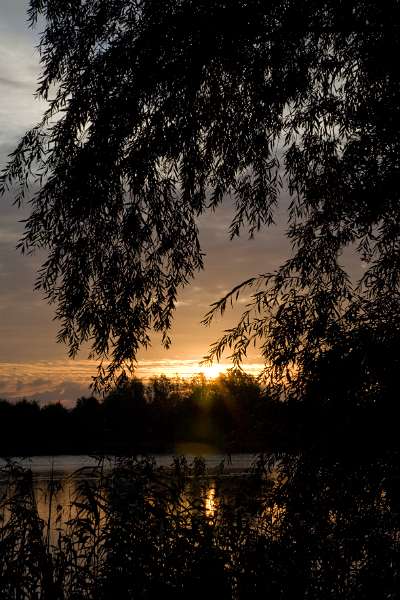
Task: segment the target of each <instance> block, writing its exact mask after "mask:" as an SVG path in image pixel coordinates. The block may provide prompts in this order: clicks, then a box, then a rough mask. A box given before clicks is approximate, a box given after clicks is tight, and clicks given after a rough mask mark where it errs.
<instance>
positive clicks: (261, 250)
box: [0, 0, 288, 402]
mask: <svg viewBox="0 0 400 600" xmlns="http://www.w3.org/2000/svg"><path fill="white" fill-rule="evenodd" d="M25 11H26V2H24V0H2V2H1V3H0V93H1V95H0V164H2V165H4V162H5V161H6V160H7V154H8V153H9V152H10V151H12V150H13V149H14V147H15V146H16V144H17V142H18V140H19V138H20V136H21V135H22V134H23V133H24V132H25V131H26V130H27V129H28V128H30V127H31V126H32V125H34V124H35V123H36V122H37V121H38V120H39V118H40V115H41V112H42V110H43V104H41V103H40V102H38V101H37V100H35V99H34V98H33V92H34V90H35V84H36V80H37V78H38V74H39V56H38V52H37V50H36V49H35V45H36V44H37V42H38V37H37V33H36V32H35V31H31V30H29V29H28V27H27V22H26V13H25ZM39 28H40V27H39ZM285 204H287V202H285V198H283V199H282V207H283V208H282V209H281V210H282V213H281V214H280V215H278V226H276V227H274V228H272V229H270V230H265V231H262V232H260V233H259V234H258V235H257V236H256V238H255V239H253V240H249V239H248V236H246V234H245V232H244V233H243V235H242V237H241V239H239V240H235V241H233V242H230V241H229V237H228V232H227V229H228V225H229V222H230V218H231V217H232V209H231V207H230V203H229V200H228V201H227V202H226V204H225V206H224V207H223V208H220V209H219V210H218V211H217V212H216V213H214V214H208V215H206V216H204V217H202V219H201V220H200V222H199V227H200V235H201V241H202V244H203V250H204V251H205V252H206V259H205V270H204V271H203V272H202V273H200V274H199V275H198V276H197V277H196V279H195V280H194V281H193V283H192V284H191V285H190V286H188V287H187V288H186V289H185V290H184V291H183V292H182V294H181V297H180V298H179V303H178V309H177V312H176V318H175V324H174V327H173V330H172V339H173V345H172V347H171V349H170V350H169V351H165V350H163V349H162V348H161V346H160V344H159V340H158V339H157V338H154V343H153V346H152V348H151V349H150V350H148V351H147V352H143V353H142V354H141V357H140V358H141V362H140V365H139V369H138V375H139V376H143V377H148V376H149V375H151V374H154V373H166V374H169V375H173V374H175V373H178V374H181V375H190V374H191V373H195V372H198V371H199V370H201V369H199V366H198V362H199V360H201V358H202V356H204V354H205V353H206V352H207V348H208V346H209V344H210V343H211V342H212V341H213V340H215V339H216V338H217V337H218V334H220V333H221V331H222V330H223V329H224V328H227V327H229V326H231V325H232V324H233V323H234V321H235V318H237V317H238V315H239V314H240V311H241V310H242V309H243V307H244V305H245V303H246V298H242V299H241V300H240V302H239V304H238V305H237V307H236V309H235V310H234V311H232V312H231V313H229V314H228V315H227V316H226V317H225V318H224V319H223V320H221V319H220V320H218V321H217V322H216V323H215V325H214V326H213V327H212V328H205V327H203V326H202V325H201V324H200V321H201V318H202V316H203V315H204V314H205V313H206V312H207V310H208V308H209V305H210V304H211V303H212V302H213V301H215V300H217V299H218V298H219V297H221V296H222V295H223V294H224V293H225V292H226V291H228V290H229V289H230V288H231V287H232V286H234V285H235V284H237V283H238V282H240V281H242V280H244V279H247V278H248V277H250V276H252V275H256V274H258V273H265V272H269V271H271V270H273V269H275V268H276V267H277V266H278V265H279V264H280V263H281V262H282V260H283V259H284V258H285V257H286V255H287V248H288V247H287V241H286V240H285V238H284V231H285V218H286V217H285V213H284V206H285ZM27 214H28V212H27V209H26V208H25V209H23V210H18V209H16V208H15V207H13V206H12V205H11V200H10V198H9V197H5V198H3V199H2V200H1V205H0V278H1V286H0V315H1V316H0V328H1V345H0V397H5V398H20V397H23V396H24V397H28V398H35V399H38V400H40V401H46V402H47V401H56V400H63V401H65V402H70V401H73V400H75V399H76V398H77V397H78V396H79V395H82V394H87V393H88V385H89V383H90V380H91V375H93V374H94V373H95V363H93V362H92V363H90V362H88V361H86V360H85V359H86V355H87V352H85V351H82V352H81V354H80V356H79V358H78V360H76V361H69V360H68V359H67V353H66V349H65V347H63V346H62V345H59V344H57V343H56V341H55V338H56V332H57V323H55V322H54V321H53V309H52V308H51V307H49V306H48V305H47V304H46V302H45V301H43V299H42V298H41V297H40V295H39V294H37V293H33V291H32V289H33V285H34V280H35V272H36V269H37V268H38V267H39V266H40V264H41V262H42V260H43V256H44V255H42V256H38V255H36V256H33V257H24V256H20V255H19V254H18V252H17V251H16V250H15V245H16V243H17V241H18V239H19V238H20V236H21V233H22V231H23V225H22V224H21V223H20V222H19V221H20V220H21V219H23V218H24V217H25V216H26V215H27ZM248 361H249V364H248V366H247V367H246V368H248V369H249V370H250V371H251V372H254V373H255V372H257V370H258V369H259V368H260V367H261V365H260V357H259V356H258V354H257V351H256V350H254V351H253V353H252V354H250V355H249V357H248Z"/></svg>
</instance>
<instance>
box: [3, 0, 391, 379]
mask: <svg viewBox="0 0 400 600" xmlns="http://www.w3.org/2000/svg"><path fill="white" fill-rule="evenodd" d="M399 16H400V6H399V3H398V2H397V1H395V0H390V1H389V2H387V3H385V4H384V5H383V4H381V3H378V2H375V1H372V0H369V1H364V0H363V1H361V0H359V1H346V2H343V1H340V0H330V1H328V0H326V1H325V2H321V1H320V0H318V1H317V0H303V2H297V1H296V0H274V1H270V2H265V1H264V0H231V1H230V2H225V1H222V0H214V1H213V2H209V1H207V2H206V1H204V0H196V1H195V2H194V1H193V0H179V1H178V0H165V1H164V2H158V1H155V0H137V1H132V0H90V1H89V0H69V1H65V0H63V1H62V2H61V0H31V2H30V8H29V18H30V22H31V24H34V23H35V22H36V20H37V19H38V18H39V17H40V18H42V17H44V19H45V26H44V31H43V33H42V35H41V41H40V52H41V61H42V75H41V79H40V81H39V87H38V90H37V93H38V96H39V97H41V98H43V99H45V100H47V101H48V108H47V109H46V111H45V113H44V115H43V119H42V121H41V122H40V123H39V124H38V125H37V126H35V127H34V128H33V129H31V130H30V131H29V132H27V133H26V135H25V136H24V137H23V138H22V140H21V142H20V143H19V145H18V147H17V148H16V149H15V151H14V152H13V154H12V156H11V159H10V162H9V164H8V166H7V167H6V168H5V170H4V171H3V175H2V190H3V191H5V190H6V189H8V187H9V186H10V185H11V184H14V186H15V187H14V189H15V201H16V202H17V203H18V204H20V203H21V202H23V201H24V200H25V199H26V198H29V202H30V203H31V206H32V210H31V214H30V216H29V218H28V220H27V222H26V230H25V235H24V238H23V239H22V241H21V244H20V247H21V249H22V250H23V251H27V252H30V251H32V250H34V249H35V248H39V247H44V248H46V249H47V250H48V258H47V259H46V261H45V263H44V264H43V267H42V270H41V271H40V273H39V278H38V282H37V286H38V288H39V289H41V290H43V291H44V292H45V294H46V296H47V298H48V299H49V301H50V302H53V303H55V305H56V316H57V318H58V319H59V320H60V323H61V328H60V332H59V339H60V340H62V341H64V342H66V343H67V345H68V346H69V349H70V352H71V354H72V355H74V354H75V353H76V352H77V351H78V349H79V347H80V346H81V344H82V343H83V342H87V341H90V343H91V344H92V350H93V355H94V356H97V357H100V358H101V359H107V358H109V357H111V366H110V367H108V369H107V370H106V372H107V374H108V376H111V377H112V376H113V375H114V374H115V373H117V372H118V371H119V370H120V368H121V367H122V366H123V365H127V364H128V365H129V364H130V363H131V362H132V361H133V362H134V361H135V358H136V355H137V352H138V350H139V349H140V348H141V347H142V346H147V345H148V344H149V342H150V333H151V331H152V329H154V330H156V331H160V332H162V334H163V343H164V344H165V345H166V346H168V345H169V343H170V339H169V336H168V331H169V328H170V325H171V319H172V315H173V310H174V307H175V303H176V298H177V293H178V291H179V289H180V288H181V287H182V286H184V285H185V284H187V283H188V282H189V281H190V280H191V278H193V276H194V275H195V273H196V271H198V270H199V269H201V268H202V251H201V248H200V244H199V239H198V229H197V217H198V216H199V215H200V214H201V213H203V212H204V211H207V210H213V209H215V208H216V207H217V206H218V205H219V204H221V203H222V202H223V201H224V200H225V198H227V197H231V198H233V200H234V203H235V206H236V214H235V216H234V218H233V221H232V223H231V225H230V230H229V232H230V235H231V237H234V236H237V235H239V234H240V233H241V231H242V229H243V228H247V230H248V232H249V233H250V235H255V234H256V232H257V231H258V230H260V229H262V228H264V227H266V226H269V225H271V224H272V223H273V221H274V212H275V210H276V206H277V205H278V204H279V200H280V197H281V193H282V190H284V191H285V192H286V191H287V192H288V193H289V195H290V206H289V209H288V236H289V239H290V241H291V244H292V250H293V252H292V256H291V257H290V258H289V259H288V260H287V262H286V263H285V264H284V265H282V267H281V268H279V269H278V270H277V271H276V272H274V273H269V274H262V275H261V276H257V277H255V278H254V279H251V280H249V281H247V282H245V284H243V285H245V286H250V288H251V289H253V291H254V295H253V300H252V302H251V303H250V305H249V306H248V307H247V309H246V311H245V313H244V315H243V318H242V319H241V321H240V322H239V323H238V326H237V327H235V328H234V329H232V330H230V331H227V332H226V333H225V335H224V336H223V337H222V338H221V340H219V341H218V342H217V343H216V344H215V345H214V347H212V349H211V352H210V355H209V358H210V359H212V358H218V357H219V356H220V355H221V353H222V352H223V351H224V350H225V349H226V348H227V347H230V349H231V351H232V354H233V357H234V360H235V361H236V363H237V364H239V363H240V362H241V361H242V359H243V358H244V356H245V354H246V351H247V348H248V346H249V344H251V343H253V342H257V341H258V342H260V344H261V350H262V354H263V357H264V359H265V364H266V371H265V375H268V376H270V377H271V378H272V380H273V381H275V382H277V381H282V380H283V379H284V380H286V382H289V383H290V382H291V381H294V380H296V379H297V377H296V373H302V375H303V376H304V374H307V372H308V370H309V369H310V366H311V365H314V364H315V361H316V360H317V361H318V360H321V356H322V355H324V354H326V352H329V349H330V348H331V347H332V346H333V345H334V344H335V343H336V342H337V340H338V339H339V340H341V341H340V344H341V345H342V347H346V348H347V351H348V352H349V353H351V351H352V348H353V341H352V340H354V336H355V335H356V334H357V335H358V334H359V332H360V331H362V332H364V335H367V336H372V337H373V338H379V339H381V338H382V336H383V338H384V337H385V336H386V335H387V333H388V332H390V335H391V336H393V335H395V332H397V331H398V327H399V322H400V320H399V295H398V294H399V273H400V270H399V259H400V257H399V233H400V232H399V229H400V214H399V211H400V207H399V198H398V195H399V191H398V190H399V181H400V169H399V158H398V157H399V150H400V136H399V128H400V89H399V69H400V65H399V62H398V60H397V56H398V55H399V50H400V36H399V30H398V23H399ZM28 193H29V196H28V195H27V194H28ZM349 246H354V252H358V254H359V256H360V260H362V261H363V263H364V266H365V270H364V275H363V277H362V279H361V280H360V281H359V282H358V283H357V284H356V285H354V284H353V282H351V281H350V278H349V276H348V274H347V273H346V271H345V269H344V268H343V266H342V265H341V262H340V261H341V258H340V257H341V254H342V252H343V250H344V249H345V248H346V247H349ZM243 285H238V287H236V288H235V289H234V290H233V291H232V293H231V294H230V295H228V296H227V297H225V298H223V299H222V300H220V301H219V302H217V303H216V304H215V306H214V307H213V310H212V312H211V313H210V314H209V315H208V316H207V318H206V322H209V321H210V320H211V319H212V317H213V315H214V314H215V312H216V311H219V310H220V311H222V312H223V310H224V309H225V307H226V305H227V303H228V302H229V300H232V299H234V298H235V296H236V295H237V294H238V293H240V292H241V290H242V289H243ZM106 372H105V371H104V370H102V369H101V370H100V375H103V376H104V375H105V374H106ZM296 389H298V388H296Z"/></svg>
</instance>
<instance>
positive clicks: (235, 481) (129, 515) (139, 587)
mask: <svg viewBox="0 0 400 600" xmlns="http://www.w3.org/2000/svg"><path fill="white" fill-rule="evenodd" d="M289 463H290V464H289ZM317 463H318V460H317V459H315V460H314V462H313V464H312V465H307V464H306V463H305V461H304V460H303V461H301V460H300V459H299V458H298V457H292V459H291V460H290V461H289V460H286V461H282V462H281V463H280V464H279V465H276V464H275V466H274V464H273V462H272V459H265V457H260V458H259V460H258V461H257V463H256V464H255V465H254V466H253V468H252V469H251V471H250V472H249V474H248V475H247V476H246V477H242V478H237V477H236V478H233V477H231V476H229V475H227V474H226V472H225V470H224V465H221V468H220V469H219V471H218V472H217V473H212V474H210V473H207V471H206V468H205V464H204V461H203V460H202V459H196V460H195V461H194V462H193V463H192V464H189V463H188V462H187V460H186V459H185V458H183V457H181V458H176V459H175V460H174V462H173V464H172V465H171V467H170V468H169V469H162V468H157V467H156V466H155V463H154V462H153V460H152V459H150V458H129V459H123V460H121V461H119V463H118V464H117V465H116V466H115V467H114V468H112V469H109V468H107V465H106V464H105V462H104V461H103V460H102V461H99V464H98V466H97V467H96V468H95V469H93V470H92V471H91V472H90V473H89V472H88V471H87V470H82V471H81V472H79V473H76V474H75V477H76V486H75V490H74V494H73V496H72V498H71V503H70V505H69V506H68V507H62V506H60V505H59V504H58V503H57V495H58V491H59V490H58V486H59V482H57V481H55V480H54V479H51V480H50V482H49V485H48V490H47V492H48V503H49V510H48V513H47V515H46V518H43V517H42V518H40V516H39V512H38V506H37V499H36V496H35V493H34V487H35V486H34V481H33V477H32V472H31V471H29V470H27V469H23V468H21V467H20V466H18V465H16V464H14V463H11V462H10V463H8V464H7V465H6V466H5V467H3V468H2V469H1V473H0V476H1V480H2V497H1V509H0V513H1V518H2V522H1V527H0V598H1V599H2V598H12V599H15V600H25V599H29V600H31V599H36V598H37V599H46V600H47V599H50V598H51V599H52V600H53V599H54V600H57V599H65V600H67V599H68V600H78V599H82V600H83V599H93V600H95V599H96V600H97V599H99V600H103V599H104V600H105V599H111V598H114V599H116V600H124V599H126V600H127V599H128V598H129V599H134V598H154V599H156V598H157V599H159V598H190V599H192V598H199V599H200V598H202V599H203V600H204V598H206V597H207V598H208V597H219V598H227V599H228V598H235V599H239V598H240V599H246V600H247V599H248V598H272V599H278V598H279V599H286V598H296V599H297V598H313V599H314V598H315V600H317V599H318V600H321V599H322V598H324V599H325V598H329V599H331V598H346V599H347V598H350V599H353V598H357V599H361V598H370V597H374V598H395V597H396V596H395V594H396V593H397V592H398V584H399V570H400V568H399V565H400V552H399V531H400V523H399V517H398V513H397V512H396V510H395V502H394V496H393V492H389V491H388V490H389V488H386V489H385V488H384V487H382V477H381V478H380V479H379V477H377V478H376V480H375V482H374V480H373V478H372V475H371V473H372V471H371V469H372V466H371V465H369V468H368V469H367V467H366V466H365V465H364V466H361V465H358V466H357V467H354V466H353V468H352V469H350V470H347V471H346V470H343V469H341V468H339V466H338V465H337V467H336V468H337V472H335V473H334V474H333V475H334V480H332V479H330V480H329V478H327V476H326V473H325V472H324V465H323V464H322V462H321V461H320V464H319V465H318V464H317ZM376 467H377V465H374V471H373V472H374V473H375V472H376V473H378V470H377V468H376ZM381 467H382V466H381ZM381 467H380V470H381V471H382V468H381ZM272 471H274V472H273V474H272V476H271V472H272ZM327 472H329V477H332V473H333V466H332V465H330V467H329V469H328V471H327ZM329 481H331V483H332V481H334V482H336V485H335V486H333V487H332V486H330V485H329ZM367 482H369V484H368V486H367V485H366V483H367ZM372 591H373V592H374V594H375V596H374V595H373V596H371V592H372Z"/></svg>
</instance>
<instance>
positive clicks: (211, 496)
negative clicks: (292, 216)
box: [204, 483, 218, 519]
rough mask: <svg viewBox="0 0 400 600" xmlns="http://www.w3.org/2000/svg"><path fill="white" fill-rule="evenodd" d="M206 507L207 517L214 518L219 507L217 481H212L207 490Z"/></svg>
mask: <svg viewBox="0 0 400 600" xmlns="http://www.w3.org/2000/svg"><path fill="white" fill-rule="evenodd" d="M204 508H205V513H206V517H208V518H209V519H212V518H213V517H214V516H215V513H216V512H217V509H218V501H217V499H216V490H215V483H212V484H211V485H210V487H209V488H208V490H207V494H206V497H205V502H204Z"/></svg>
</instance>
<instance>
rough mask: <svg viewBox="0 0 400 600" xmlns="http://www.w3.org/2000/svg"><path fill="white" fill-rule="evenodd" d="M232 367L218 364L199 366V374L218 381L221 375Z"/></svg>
mask: <svg viewBox="0 0 400 600" xmlns="http://www.w3.org/2000/svg"><path fill="white" fill-rule="evenodd" d="M229 366H230V365H224V364H216V365H208V366H205V365H199V367H198V370H197V373H203V375H204V376H205V377H207V379H216V378H217V377H218V375H221V373H225V371H226V370H227V369H228V368H229Z"/></svg>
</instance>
